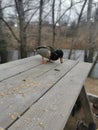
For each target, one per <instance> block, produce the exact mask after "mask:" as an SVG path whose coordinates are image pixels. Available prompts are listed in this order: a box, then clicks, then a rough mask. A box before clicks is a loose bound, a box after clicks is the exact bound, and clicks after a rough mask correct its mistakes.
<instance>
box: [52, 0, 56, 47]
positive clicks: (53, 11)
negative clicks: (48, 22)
mask: <svg viewBox="0 0 98 130" xmlns="http://www.w3.org/2000/svg"><path fill="white" fill-rule="evenodd" d="M55 26H56V25H55V0H53V3H52V30H53V34H52V37H53V39H52V46H53V47H54V44H55V34H56V32H55Z"/></svg>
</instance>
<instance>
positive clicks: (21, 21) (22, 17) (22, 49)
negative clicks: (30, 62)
mask: <svg viewBox="0 0 98 130" xmlns="http://www.w3.org/2000/svg"><path fill="white" fill-rule="evenodd" d="M15 4H16V10H17V13H18V18H19V28H20V29H19V37H20V54H21V55H20V57H21V58H25V57H27V49H26V46H27V36H26V30H25V14H24V7H23V0H15Z"/></svg>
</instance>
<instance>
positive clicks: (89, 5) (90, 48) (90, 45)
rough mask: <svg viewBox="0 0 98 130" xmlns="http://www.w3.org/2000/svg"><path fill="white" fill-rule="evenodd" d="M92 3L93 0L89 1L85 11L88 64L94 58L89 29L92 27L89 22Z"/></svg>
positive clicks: (91, 36) (90, 30) (91, 33)
mask: <svg viewBox="0 0 98 130" xmlns="http://www.w3.org/2000/svg"><path fill="white" fill-rule="evenodd" d="M92 2H93V0H89V2H88V11H87V26H88V46H89V50H88V51H89V54H88V62H93V56H94V45H93V44H94V42H93V32H92V28H91V27H92V21H91V12H92Z"/></svg>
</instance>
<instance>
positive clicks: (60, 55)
mask: <svg viewBox="0 0 98 130" xmlns="http://www.w3.org/2000/svg"><path fill="white" fill-rule="evenodd" d="M59 58H60V62H61V63H63V51H62V50H61V49H57V50H56V51H54V52H52V53H51V57H50V59H51V60H58V59H59Z"/></svg>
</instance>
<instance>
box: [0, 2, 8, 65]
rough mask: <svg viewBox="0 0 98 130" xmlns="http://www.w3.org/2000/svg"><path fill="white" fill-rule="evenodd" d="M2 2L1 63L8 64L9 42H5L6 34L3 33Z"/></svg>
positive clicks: (0, 25)
mask: <svg viewBox="0 0 98 130" xmlns="http://www.w3.org/2000/svg"><path fill="white" fill-rule="evenodd" d="M1 4H2V1H1V0H0V57H1V61H0V63H5V62H7V42H6V40H5V34H4V32H3V22H2V19H1V18H3V12H2V6H1Z"/></svg>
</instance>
